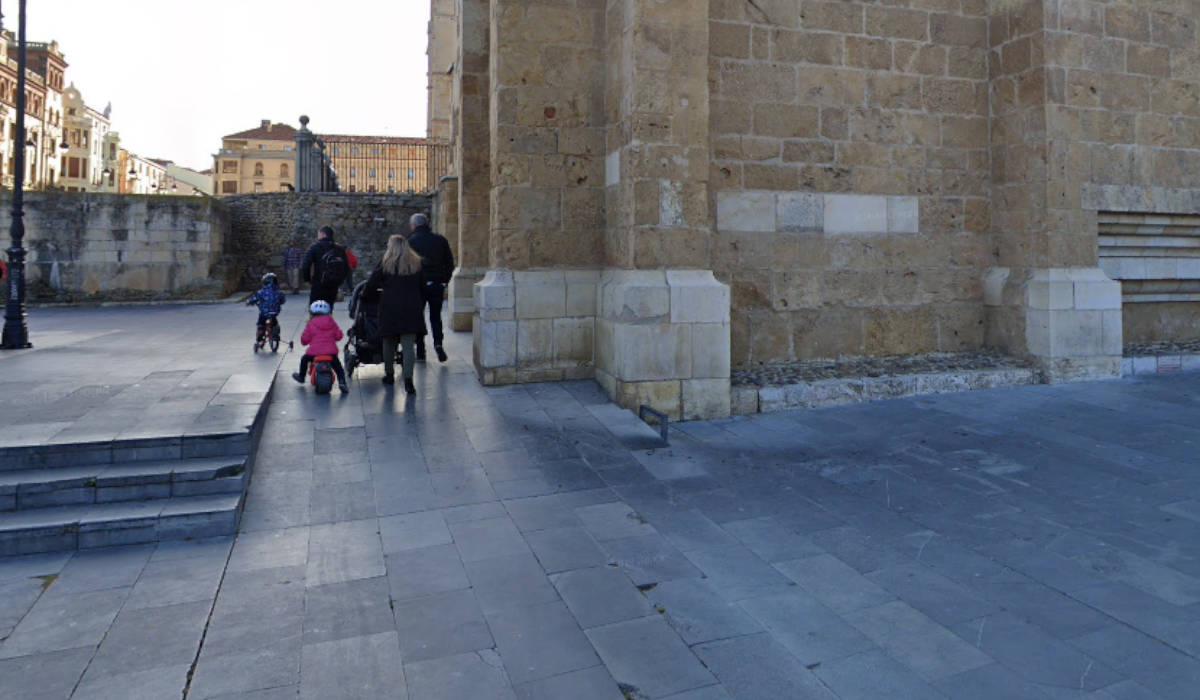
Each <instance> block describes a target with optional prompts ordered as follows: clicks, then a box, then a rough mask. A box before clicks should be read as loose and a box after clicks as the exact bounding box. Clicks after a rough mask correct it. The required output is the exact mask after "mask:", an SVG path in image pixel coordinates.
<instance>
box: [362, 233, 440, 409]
mask: <svg viewBox="0 0 1200 700" xmlns="http://www.w3.org/2000/svg"><path fill="white" fill-rule="evenodd" d="M424 286H425V276H424V273H423V272H422V265H421V258H420V256H418V255H417V254H416V252H415V251H414V250H413V249H412V247H411V246H410V245H409V244H408V242H407V241H406V240H404V236H400V235H395V236H392V237H390V238H388V242H387V250H385V251H384V253H383V260H381V261H380V263H379V267H377V268H375V271H374V272H372V273H371V276H370V277H369V278H368V279H367V285H366V290H365V292H364V294H366V295H370V297H369V298H372V297H373V298H378V299H379V336H380V338H381V339H382V340H383V383H384V384H392V383H393V382H395V381H396V379H395V374H394V367H395V360H396V345H397V344H399V345H400V346H401V347H402V348H403V350H404V355H403V363H404V364H403V367H402V371H403V372H404V390H405V391H407V392H408V393H410V394H415V393H417V388H416V386H414V385H413V361H414V359H415V358H414V357H413V345H414V344H415V342H416V340H417V338H418V337H420V336H422V335H424V334H425V318H424V302H423V297H422V288H423V287H424ZM376 295H378V296H376Z"/></svg>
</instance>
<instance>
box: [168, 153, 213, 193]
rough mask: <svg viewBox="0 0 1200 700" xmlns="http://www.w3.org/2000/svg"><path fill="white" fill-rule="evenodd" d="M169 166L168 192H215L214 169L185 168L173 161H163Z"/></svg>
mask: <svg viewBox="0 0 1200 700" xmlns="http://www.w3.org/2000/svg"><path fill="white" fill-rule="evenodd" d="M163 162H164V163H165V165H166V168H167V185H166V189H167V194H180V195H184V194H188V195H191V194H206V195H212V193H213V180H212V171H211V170H205V171H203V172H199V171H196V170H192V169H191V168H185V167H183V166H182V165H177V164H176V163H173V162H171V161H163Z"/></svg>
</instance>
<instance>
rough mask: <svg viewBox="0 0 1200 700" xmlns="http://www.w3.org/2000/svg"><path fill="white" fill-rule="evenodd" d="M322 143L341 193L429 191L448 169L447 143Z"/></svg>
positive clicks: (334, 139)
mask: <svg viewBox="0 0 1200 700" xmlns="http://www.w3.org/2000/svg"><path fill="white" fill-rule="evenodd" d="M321 140H322V141H323V142H324V144H325V155H326V157H328V158H329V161H330V163H331V164H332V167H333V171H334V172H335V173H336V174H337V183H338V190H339V191H341V192H356V193H364V192H391V193H403V192H410V193H422V192H432V191H433V190H435V189H437V183H438V180H439V179H440V178H441V177H442V176H443V175H445V174H447V173H449V172H450V170H451V162H450V160H451V154H450V144H448V143H441V142H431V141H428V140H426V139H409V138H382V139H381V138H375V139H372V138H365V137H361V136H322V137H321Z"/></svg>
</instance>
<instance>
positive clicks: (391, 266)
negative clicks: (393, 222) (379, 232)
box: [379, 235, 421, 275]
mask: <svg viewBox="0 0 1200 700" xmlns="http://www.w3.org/2000/svg"><path fill="white" fill-rule="evenodd" d="M379 267H380V268H381V269H382V270H383V272H384V273H385V274H388V275H415V274H416V273H418V272H420V271H421V256H420V255H417V251H415V250H413V249H412V248H411V247H409V245H408V241H407V240H405V238H404V236H401V235H395V236H392V237H390V238H388V242H387V250H385V251H384V253H383V262H381V263H380V264H379Z"/></svg>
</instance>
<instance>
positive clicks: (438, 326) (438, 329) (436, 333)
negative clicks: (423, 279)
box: [417, 282, 446, 357]
mask: <svg viewBox="0 0 1200 700" xmlns="http://www.w3.org/2000/svg"><path fill="white" fill-rule="evenodd" d="M445 298H446V285H444V284H442V283H441V282H433V283H426V284H425V303H426V304H428V305H429V332H430V333H432V334H433V347H435V348H440V347H442V341H443V340H445V335H444V334H443V333H442V302H443V301H445ZM417 357H425V336H421V337H420V338H419V339H418V340H417Z"/></svg>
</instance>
